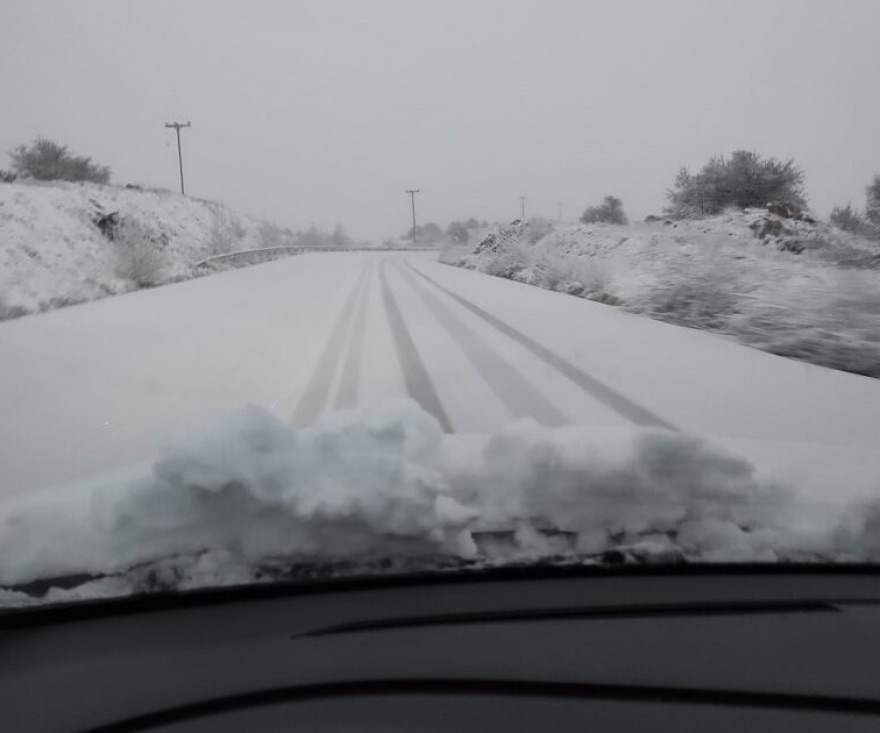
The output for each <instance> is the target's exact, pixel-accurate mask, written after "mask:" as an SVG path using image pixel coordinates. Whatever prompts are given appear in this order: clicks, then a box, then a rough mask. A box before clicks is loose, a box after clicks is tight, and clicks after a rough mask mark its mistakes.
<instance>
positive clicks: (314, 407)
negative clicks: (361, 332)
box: [293, 268, 368, 426]
mask: <svg viewBox="0 0 880 733" xmlns="http://www.w3.org/2000/svg"><path fill="white" fill-rule="evenodd" d="M367 274H368V270H367V268H364V271H363V273H361V276H360V278H359V279H358V281H357V282H356V283H355V286H354V288H352V291H351V293H350V294H349V296H348V299H347V300H346V301H345V305H343V306H342V310H341V311H340V313H339V315H338V316H337V318H336V322H335V323H334V324H333V329H332V330H331V332H330V336H329V338H328V339H327V343H326V344H325V345H324V350H323V351H322V352H321V356H320V358H319V359H318V363H317V364H315V369H314V371H313V372H312V376H311V378H310V379H309V383H308V385H307V386H306V389H305V391H304V392H303V394H302V397H300V400H299V403H298V404H297V406H296V409H295V410H294V411H293V422H294V423H296V424H297V425H301V426H302V425H309V424H311V423H312V422H314V420H315V418H316V417H318V415H320V414H321V411H322V410H323V409H324V405H325V404H326V403H327V396H328V395H329V394H330V385H331V384H332V383H333V375H334V374H335V373H336V365H337V363H338V362H339V357H340V354H341V353H342V347H343V345H344V344H345V335H346V333H347V332H348V329H349V325H350V324H351V320H352V316H353V314H354V306H355V303H356V302H357V300H358V295H359V294H360V292H361V291H362V290H363V288H364V285H365V283H366V281H367Z"/></svg>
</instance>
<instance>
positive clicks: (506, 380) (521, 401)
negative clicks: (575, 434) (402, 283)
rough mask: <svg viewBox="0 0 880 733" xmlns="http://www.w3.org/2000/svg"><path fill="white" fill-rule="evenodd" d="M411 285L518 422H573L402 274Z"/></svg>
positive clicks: (553, 425) (552, 425)
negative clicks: (530, 420) (529, 419)
mask: <svg viewBox="0 0 880 733" xmlns="http://www.w3.org/2000/svg"><path fill="white" fill-rule="evenodd" d="M401 272H402V274H403V276H404V277H405V278H406V280H407V282H409V283H410V285H412V288H413V290H415V292H416V294H417V295H418V296H419V297H420V298H421V299H422V301H423V302H424V303H425V305H426V306H427V307H428V310H430V311H431V313H433V314H434V317H435V318H436V319H437V320H438V321H439V322H440V323H441V325H442V326H443V328H445V329H446V331H447V332H448V333H449V335H450V336H451V337H452V340H453V341H455V342H456V343H457V344H458V346H459V348H460V349H461V350H462V351H463V352H464V354H465V356H467V357H468V359H469V360H470V362H471V363H472V364H473V365H474V368H475V369H476V370H477V371H478V372H479V373H480V375H481V376H482V377H483V379H485V380H486V383H487V384H488V385H489V387H490V388H491V390H492V391H493V392H494V393H495V394H496V395H498V398H499V399H500V400H501V401H502V402H503V403H504V404H505V405H506V406H507V408H508V409H509V410H510V411H511V413H512V414H513V415H514V416H515V417H517V418H525V417H531V418H534V419H535V420H537V421H538V422H539V423H540V424H541V425H547V426H550V427H558V426H560V425H567V424H568V423H569V422H570V421H569V420H568V419H567V418H566V417H565V415H563V414H562V412H561V411H560V410H559V409H557V408H556V406H555V405H554V404H553V403H552V402H550V400H549V399H547V398H546V397H545V396H544V395H542V394H541V393H540V392H539V391H538V390H537V389H535V387H533V386H532V385H531V384H530V383H529V382H528V381H526V380H525V379H524V378H523V376H522V375H521V374H520V373H519V372H518V371H517V370H516V369H515V368H514V367H513V366H511V365H510V364H509V363H508V362H507V361H505V359H504V358H503V357H502V356H500V355H499V354H498V352H497V351H495V350H494V349H493V348H492V347H490V346H489V345H488V344H486V343H485V341H483V340H482V339H481V338H480V336H479V334H477V333H476V332H474V331H473V330H472V329H471V328H470V327H469V326H468V325H467V324H466V323H465V322H464V321H462V320H461V319H460V318H458V316H456V315H455V313H453V312H452V311H451V310H450V309H449V308H447V307H446V305H444V304H443V303H442V302H441V301H440V299H439V298H438V297H437V296H435V295H434V294H433V293H431V292H429V291H428V289H427V288H426V287H425V286H424V285H423V284H422V283H421V282H418V281H417V280H416V279H415V278H414V277H413V276H412V275H411V274H410V273H409V272H408V271H406V270H401Z"/></svg>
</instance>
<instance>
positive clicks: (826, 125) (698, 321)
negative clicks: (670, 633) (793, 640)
mask: <svg viewBox="0 0 880 733" xmlns="http://www.w3.org/2000/svg"><path fill="white" fill-rule="evenodd" d="M878 25H880V5H878V3H876V2H873V1H872V0H864V1H860V0H852V1H851V2H847V3H846V6H845V7H842V6H841V4H840V3H835V2H832V1H831V0H809V1H806V0H805V1H802V2H801V1H799V2H789V1H785V0H761V1H760V2H758V0H749V1H746V2H739V3H729V4H719V3H711V4H710V3H704V2H699V1H697V0H664V1H663V2H656V1H655V0H641V1H639V0H630V1H628V2H619V3H603V2H562V1H560V2H549V3H548V2H537V1H527V0H523V1H517V2H512V1H510V0H503V1H502V0H497V1H495V0H487V1H486V2H481V3H470V2H463V1H462V2H455V1H454V2H444V3H436V2H411V1H410V0H406V1H405V2H404V1H403V0H377V1H376V2H370V3H364V2H359V1H355V0H351V1H342V0H340V1H339V2H326V3H317V2H272V1H269V0H266V1H265V2H263V1H260V2H252V1H251V0H223V1H222V2H218V1H216V0H210V1H208V0H201V1H200V0H185V1H183V2H181V1H178V0H175V1H174V2H171V0H154V1H153V2H149V3H136V4H133V3H118V2H114V1H111V0H85V1H83V2H77V3H69V2H62V1H60V0H58V1H56V2H43V3H33V2H30V1H29V0H7V2H6V3H5V4H4V10H3V22H2V23H0V60H2V61H0V88H2V89H3V90H4V92H3V97H4V99H3V106H4V124H3V126H2V129H0V151H2V155H3V158H2V159H0V359H2V368H0V605H8V606H29V605H32V604H36V603H54V602H64V601H71V600H76V599H85V598H106V597H112V596H120V595H128V594H132V593H140V592H147V591H173V590H183V589H191V588H203V587H212V586H219V585H231V584H249V583H257V582H271V581H276V580H279V579H283V578H291V577H293V578H306V579H308V578H317V577H327V576H333V577H339V576H341V577H348V576H351V575H359V574H364V573H370V574H384V573H396V572H418V573H429V572H467V571H468V570H469V569H474V568H486V567H496V566H498V565H504V564H508V563H524V562H526V563H530V564H535V565H538V566H540V567H543V566H547V567H550V566H553V565H558V564H560V563H568V564H597V565H603V564H607V563H610V562H626V563H660V564H665V563H694V562H718V561H720V562H768V563H773V562H784V563H811V562H856V563H873V562H876V561H877V559H878V558H880V450H878V446H880V381H878V378H880V157H878V154H877V151H878V147H877V143H876V137H877V131H876V127H877V125H876V122H877V119H878V118H880V98H878V96H877V95H876V94H875V93H873V92H872V90H873V89H874V88H875V86H876V78H877V74H878V72H880V52H878V47H877V44H876V38H875V31H876V28H877V27H878Z"/></svg>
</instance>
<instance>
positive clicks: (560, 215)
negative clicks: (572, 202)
mask: <svg viewBox="0 0 880 733" xmlns="http://www.w3.org/2000/svg"><path fill="white" fill-rule="evenodd" d="M556 207H557V208H558V209H559V216H558V217H557V219H558V220H559V223H560V224H561V223H562V202H561V201H559V202H557V203H556Z"/></svg>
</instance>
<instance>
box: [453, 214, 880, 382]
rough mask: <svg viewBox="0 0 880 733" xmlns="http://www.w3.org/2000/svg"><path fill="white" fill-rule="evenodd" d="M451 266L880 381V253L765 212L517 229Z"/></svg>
mask: <svg viewBox="0 0 880 733" xmlns="http://www.w3.org/2000/svg"><path fill="white" fill-rule="evenodd" d="M442 260H443V261H445V262H447V263H448V264H453V265H457V266H460V267H466V268H470V269H476V270H480V271H482V272H486V273H488V274H491V275H496V276H499V277H506V278H510V279H513V280H517V281H519V282H524V283H527V284H531V285H537V286H540V287H544V288H548V289H551V290H557V291H559V292H565V293H568V294H570V295H575V296H578V297H584V298H589V299H591V300H596V301H599V302H601V303H606V304H610V305H620V306H623V307H625V308H626V309H628V310H630V311H633V312H636V313H642V314H645V315H648V316H651V317H653V318H657V319H660V320H664V321H668V322H671V323H676V324H679V325H683V326H690V327H693V328H702V329H708V330H712V331H716V332H720V333H725V334H730V335H732V336H734V337H736V338H737V339H738V340H739V341H741V342H743V343H746V344H748V345H751V346H755V347H758V348H761V349H764V350H766V351H770V352H772V353H775V354H779V355H781V356H789V357H794V358H798V359H802V360H804V361H808V362H811V363H814V364H819V365H821V366H828V367H832V368H835V369H843V370H846V371H851V372H856V373H859V374H865V375H868V376H875V377H877V376H880V243H878V242H875V241H872V240H869V239H866V238H865V237H862V236H858V235H855V234H850V233H847V232H844V231H842V230H840V229H837V228H836V227H833V226H829V225H826V224H821V223H815V222H812V221H804V220H802V219H796V218H785V217H783V216H780V215H778V214H776V213H771V212H769V211H767V210H764V209H748V210H746V211H731V212H728V213H726V214H724V215H722V216H717V217H711V218H707V219H699V220H681V221H672V220H656V221H651V222H646V223H642V224H632V225H629V226H614V225H609V224H583V225H555V224H549V223H548V222H544V221H540V220H538V221H533V222H514V223H513V224H511V225H506V226H501V227H498V228H496V230H495V231H494V232H491V233H490V234H489V235H488V236H486V237H485V238H483V240H482V241H481V242H480V243H479V244H478V245H477V246H476V247H474V248H471V249H470V250H467V249H462V248H457V249H449V250H447V251H446V252H445V253H444V255H443V257H442Z"/></svg>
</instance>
